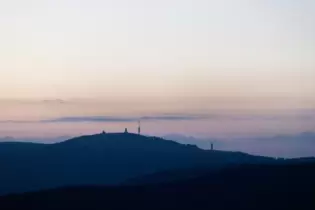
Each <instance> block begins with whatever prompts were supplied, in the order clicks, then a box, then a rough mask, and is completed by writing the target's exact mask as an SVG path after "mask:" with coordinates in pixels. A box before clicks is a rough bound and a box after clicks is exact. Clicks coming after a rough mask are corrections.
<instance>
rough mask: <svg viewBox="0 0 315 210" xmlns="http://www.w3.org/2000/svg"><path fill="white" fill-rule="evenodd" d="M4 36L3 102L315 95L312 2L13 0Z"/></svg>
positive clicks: (3, 21) (4, 18)
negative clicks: (157, 97)
mask: <svg viewBox="0 0 315 210" xmlns="http://www.w3.org/2000/svg"><path fill="white" fill-rule="evenodd" d="M0 30H1V33H0V46H1V48H0V59H1V62H0V71H1V72H0V74H1V83H0V95H1V96H0V97H1V98H63V99H68V98H77V97H80V98H84V97H98V98H99V97H103V98H106V97H112V96H115V97H116V96H117V95H123V96H125V95H129V96H134V97H136V96H140V97H141V96H146V95H153V96H165V97H173V96H178V95H185V96H191V95H197V96H209V97H212V96H238V95H241V96H244V95H245V96H254V95H255V96H257V95H258V96H260V95H263V96H270V95H271V96H273V95H274V96H279V95H284V96H302V95H303V96H312V95H313V94H314V93H315V87H314V85H313V80H314V78H315V73H314V71H315V70H314V69H315V64H314V63H315V62H314V57H315V39H314V37H315V2H314V1H312V0H299V1H294V0H254V1H253V0H238V1H235V0H218V1H210V0H159V1H149V0H133V1H129V0H115V1H114V0H113V1H108V0H102V1H101V0H80V1H79V0H10V1H1V2H0ZM266 84H268V85H266ZM253 85H254V86H255V88H252V86H253Z"/></svg>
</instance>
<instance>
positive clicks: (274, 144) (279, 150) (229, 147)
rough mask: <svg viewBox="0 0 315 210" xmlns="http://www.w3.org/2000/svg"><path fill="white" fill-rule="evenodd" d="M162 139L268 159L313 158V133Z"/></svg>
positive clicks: (169, 136) (169, 137)
mask: <svg viewBox="0 0 315 210" xmlns="http://www.w3.org/2000/svg"><path fill="white" fill-rule="evenodd" d="M163 138H165V139H169V140H173V141H176V142H179V143H182V144H193V145H196V146H198V147H199V148H202V149H209V148H210V144H211V143H213V144H214V148H216V149H218V150H223V151H242V152H246V153H250V154H254V155H263V156H269V157H285V158H297V157H309V156H315V133H312V132H304V133H300V134H296V135H275V136H272V137H252V138H233V139H226V138H220V139H216V138H195V137H187V136H183V135H180V134H169V135H166V136H164V137H163Z"/></svg>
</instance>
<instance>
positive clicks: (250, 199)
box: [0, 163, 315, 210]
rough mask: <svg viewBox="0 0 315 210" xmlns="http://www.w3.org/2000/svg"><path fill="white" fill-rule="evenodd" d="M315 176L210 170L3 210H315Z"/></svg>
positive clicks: (260, 168) (278, 170)
mask: <svg viewBox="0 0 315 210" xmlns="http://www.w3.org/2000/svg"><path fill="white" fill-rule="evenodd" d="M174 173H176V172H174ZM186 173H194V171H193V170H189V172H186ZM314 177H315V164H314V163H307V164H288V165H272V166H271V165H269V166H268V165H247V166H239V167H233V168H229V169H223V170H221V171H215V172H214V171H204V172H203V173H202V174H199V175H198V176H196V177H195V178H190V179H185V180H181V181H173V182H171V183H167V184H149V185H138V186H124V187H123V186H120V187H118V186H117V187H72V188H71V187H70V188H60V189H55V190H48V191H42V192H34V193H25V194H20V195H11V196H4V197H0V208H1V209H19V210H23V209H32V210H42V209H45V210H49V209H58V210H63V209H67V210H68V209H89V210H93V209H95V210H98V209H137V210H142V209H143V210H147V209H150V210H157V209H173V210H176V209H178V210H185V209H191V210H203V209H213V210H218V209H225V210H229V209H233V210H252V209H254V210H267V209H277V210H284V209H292V210H296V209H303V210H308V209H309V210H313V209H315V179H314Z"/></svg>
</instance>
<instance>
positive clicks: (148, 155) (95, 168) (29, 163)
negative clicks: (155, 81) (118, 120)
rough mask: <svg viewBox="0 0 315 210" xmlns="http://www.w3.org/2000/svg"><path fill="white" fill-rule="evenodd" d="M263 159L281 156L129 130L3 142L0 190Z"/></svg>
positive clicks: (112, 180) (110, 180) (115, 180)
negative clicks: (57, 140)
mask: <svg viewBox="0 0 315 210" xmlns="http://www.w3.org/2000/svg"><path fill="white" fill-rule="evenodd" d="M262 163H265V164H275V163H279V160H276V159H274V158H267V157H261V156H253V155H248V154H245V153H241V152H223V151H207V150H202V149H199V148H197V147H196V146H193V145H184V144H179V143H176V142H173V141H169V140H164V139H162V138H158V137H146V136H141V135H136V134H129V133H126V134H125V133H111V134H96V135H90V136H82V137H77V138H73V139H70V140H67V141H64V142H60V143H55V144H39V143H25V142H24V143H21V142H3V143H0V168H1V176H0V194H6V193H13V192H26V191H34V190H40V189H48V188H55V187H61V186H73V185H74V186H76V185H117V184H122V183H125V182H126V181H127V180H130V179H132V178H136V177H140V176H144V175H148V174H153V173H157V172H162V171H169V170H179V169H188V168H208V169H211V170H212V169H213V170H214V169H220V168H224V167H227V166H232V165H239V164H262Z"/></svg>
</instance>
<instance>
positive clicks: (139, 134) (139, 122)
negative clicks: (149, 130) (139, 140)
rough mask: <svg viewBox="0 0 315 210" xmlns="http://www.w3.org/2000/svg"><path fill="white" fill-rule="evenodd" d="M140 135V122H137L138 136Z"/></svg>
mask: <svg viewBox="0 0 315 210" xmlns="http://www.w3.org/2000/svg"><path fill="white" fill-rule="evenodd" d="M140 133H141V124H140V120H138V135H140Z"/></svg>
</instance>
